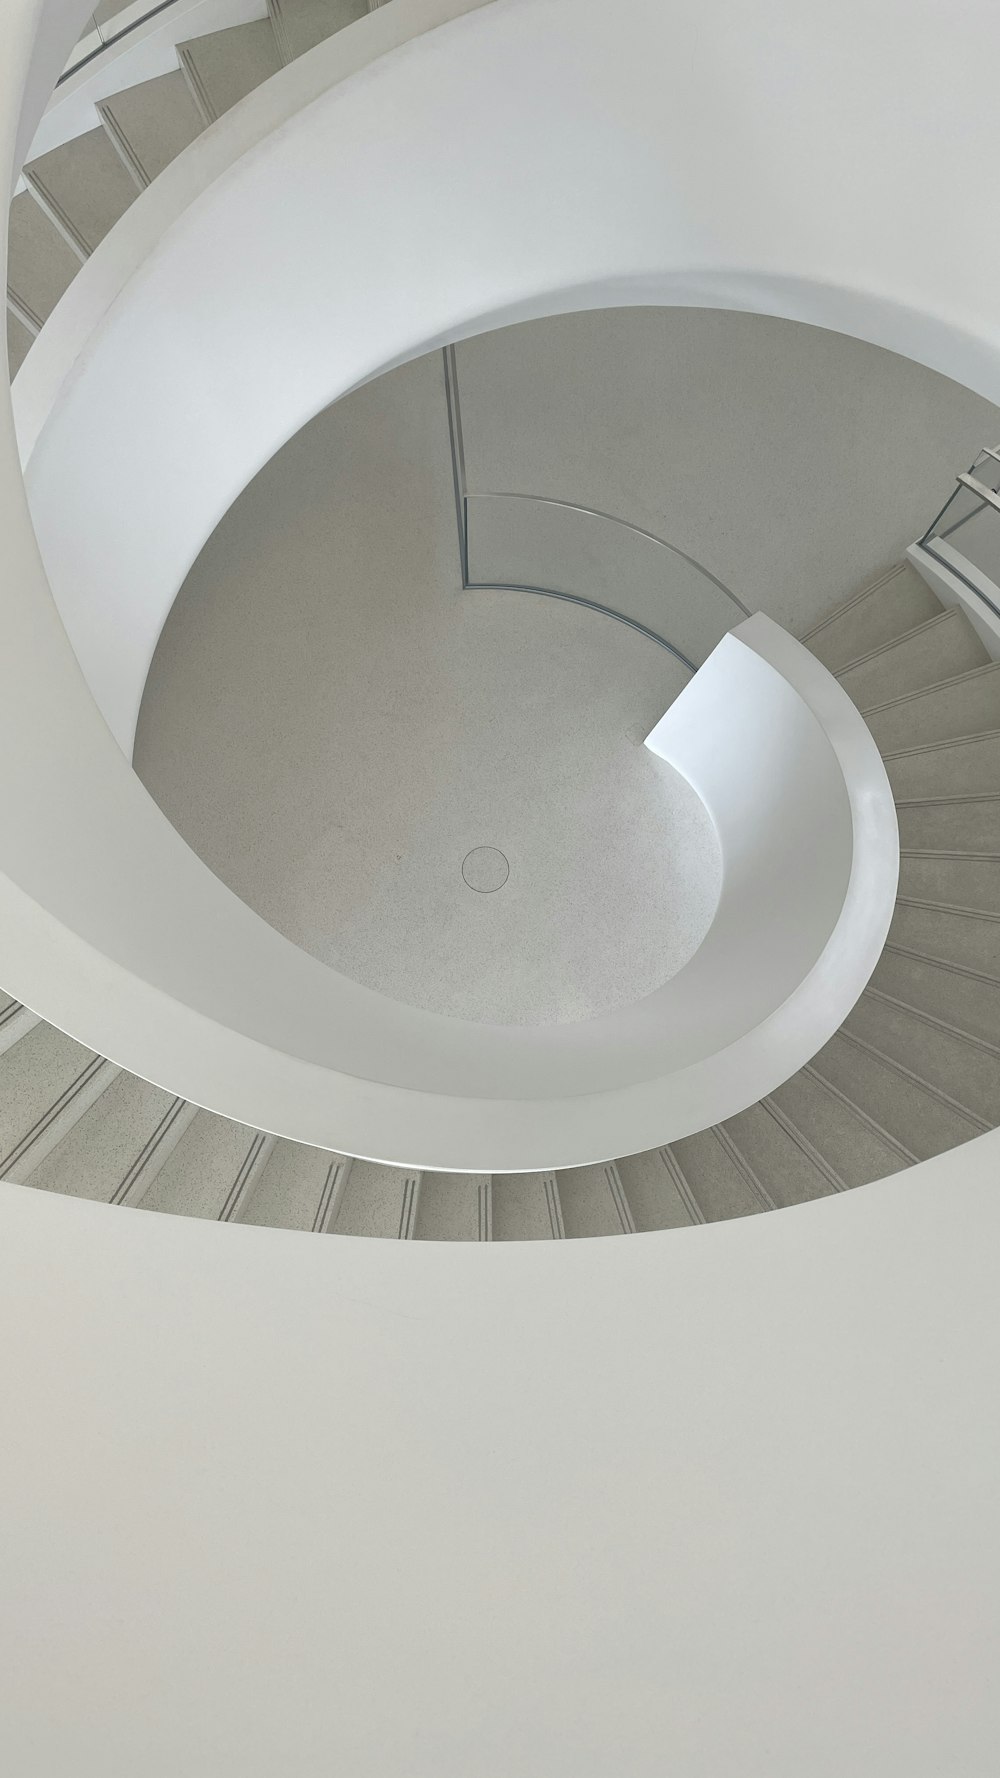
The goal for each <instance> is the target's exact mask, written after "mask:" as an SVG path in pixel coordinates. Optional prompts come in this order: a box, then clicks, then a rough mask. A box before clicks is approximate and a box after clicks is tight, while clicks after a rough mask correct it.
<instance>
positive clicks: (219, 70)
mask: <svg viewBox="0 0 1000 1778" xmlns="http://www.w3.org/2000/svg"><path fill="white" fill-rule="evenodd" d="M178 53H179V55H180V57H181V61H182V65H183V67H184V68H185V70H186V72H187V74H188V78H189V79H190V80H192V81H193V83H194V86H195V89H196V95H200V98H201V101H202V103H203V104H204V105H205V107H206V114H207V117H208V119H213V118H217V117H222V116H223V114H224V113H225V112H226V111H229V110H231V109H232V107H233V106H234V105H237V104H238V103H239V101H240V100H241V99H245V98H246V96H247V94H248V93H252V92H253V91H254V90H255V89H256V88H257V87H259V86H262V85H263V83H264V81H265V80H269V79H270V77H271V75H272V74H276V73H277V72H278V69H279V68H280V66H281V58H280V56H279V55H278V48H277V44H276V42H275V38H274V31H273V29H272V27H271V22H270V20H269V19H255V20H254V21H252V22H251V23H250V24H246V25H230V27H229V28H228V30H225V31H209V32H207V33H206V34H205V36H204V37H192V38H189V39H188V41H187V42H186V43H182V44H179V45H178Z"/></svg>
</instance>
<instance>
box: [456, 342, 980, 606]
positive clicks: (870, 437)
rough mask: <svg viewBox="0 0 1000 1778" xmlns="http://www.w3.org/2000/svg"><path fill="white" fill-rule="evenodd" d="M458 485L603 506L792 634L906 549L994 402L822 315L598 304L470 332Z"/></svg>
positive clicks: (463, 359) (464, 347) (976, 441)
mask: <svg viewBox="0 0 1000 1778" xmlns="http://www.w3.org/2000/svg"><path fill="white" fill-rule="evenodd" d="M457 352H458V366H459V381H460V386H461V393H462V416H463V422H464V432H465V453H466V469H467V474H468V483H469V489H470V491H471V492H476V491H489V492H500V491H512V492H526V493H532V494H541V495H547V496H549V497H550V498H553V499H562V500H571V501H577V502H579V503H580V504H581V505H586V506H595V507H599V508H602V509H603V510H606V511H608V512H611V513H613V514H614V515H615V516H616V517H620V518H625V519H629V520H631V522H632V523H633V524H637V525H641V526H643V527H644V528H645V529H648V530H651V531H653V532H655V533H656V534H657V535H658V536H661V537H663V538H665V539H667V540H668V541H669V542H671V543H673V544H675V545H677V546H678V547H679V548H681V549H683V550H685V551H686V552H687V553H688V554H690V555H693V556H694V557H695V558H696V559H697V560H698V561H700V562H702V563H703V564H704V565H705V566H706V567H707V568H709V569H710V570H711V571H712V572H713V573H714V574H716V575H718V577H719V578H720V579H721V580H723V581H724V582H725V583H726V585H727V586H729V587H731V588H732V589H733V591H734V592H735V593H737V594H738V595H739V596H740V598H741V599H742V600H743V602H744V604H746V605H748V606H749V608H750V609H751V610H752V611H753V610H758V609H759V610H763V611H766V612H767V613H768V615H769V616H771V617H773V618H775V619H776V621H777V622H778V623H781V624H785V625H787V626H788V627H789V628H790V629H792V630H793V631H794V632H796V633H801V632H802V631H803V630H804V629H805V628H807V627H808V626H809V624H811V623H812V622H814V621H815V620H816V619H817V618H819V617H821V616H822V615H823V614H824V613H825V612H826V611H827V610H828V609H829V607H830V605H831V604H832V603H833V602H834V601H835V600H837V599H840V598H843V597H846V595H847V594H848V593H850V592H852V591H853V590H854V589H855V588H856V587H858V586H860V585H862V584H863V582H864V581H865V580H866V579H869V578H871V577H872V576H874V575H875V574H876V573H878V572H879V571H880V570H881V569H883V568H887V567H889V566H890V565H891V564H892V563H893V562H896V561H898V560H899V558H900V557H901V556H902V555H903V553H904V551H905V550H906V548H907V547H908V545H909V544H910V543H912V541H913V539H914V537H916V536H919V535H920V534H921V533H922V532H923V531H924V530H926V528H927V526H928V525H929V523H930V521H931V519H932V518H933V517H934V515H935V513H936V512H937V511H938V510H939V508H940V507H941V506H942V505H943V504H944V501H945V500H946V498H947V496H948V494H949V493H950V492H951V489H952V487H953V485H954V478H955V476H956V474H957V473H958V471H959V470H962V469H967V468H968V465H969V464H970V463H971V461H972V459H973V457H974V456H975V454H976V452H977V451H978V450H979V449H980V448H981V446H982V445H983V444H993V443H995V442H997V441H998V440H1000V409H998V408H996V407H994V405H993V404H992V403H991V402H988V401H984V400H983V399H982V397H980V396H978V395H975V394H973V393H972V391H971V390H969V389H964V388H962V386H961V385H960V384H958V383H954V382H952V381H951V380H950V379H949V378H947V377H943V376H940V375H939V374H938V373H937V372H935V371H931V370H927V369H926V368H925V367H924V366H923V365H919V364H916V363H914V362H913V360H912V359H908V358H901V357H899V356H898V355H897V354H896V353H895V352H887V351H885V350H883V349H882V348H880V347H878V346H871V345H867V344H866V343H865V342H864V341H862V340H857V339H852V338H850V337H849V336H848V335H846V334H841V333H832V332H830V331H828V330H827V329H825V328H820V327H809V326H806V325H805V324H803V323H801V322H796V321H785V320H782V319H780V318H777V317H772V316H766V315H748V314H740V313H737V312H734V311H732V312H725V311H721V310H713V309H685V308H637V309H612V310H599V311H594V312H590V313H580V314H571V315H559V316H554V317H552V318H551V319H547V320H542V321H528V322H524V323H522V324H521V325H520V326H517V327H506V328H501V329H499V330H497V331H496V332H493V333H486V334H481V335H480V336H479V337H478V338H476V339H474V340H466V341H463V342H462V343H461V344H460V345H459V347H458V349H457Z"/></svg>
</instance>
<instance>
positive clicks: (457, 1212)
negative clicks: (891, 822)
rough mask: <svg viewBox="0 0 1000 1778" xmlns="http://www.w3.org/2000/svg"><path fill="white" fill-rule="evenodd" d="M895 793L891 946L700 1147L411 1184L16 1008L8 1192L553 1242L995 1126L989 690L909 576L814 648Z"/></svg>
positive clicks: (5, 1087)
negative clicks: (181, 1092)
mask: <svg viewBox="0 0 1000 1778" xmlns="http://www.w3.org/2000/svg"><path fill="white" fill-rule="evenodd" d="M805 641H806V643H807V645H808V646H809V648H810V649H811V650H812V651H813V653H815V655H816V656H817V657H818V658H819V659H820V660H822V661H823V663H824V664H825V665H826V666H828V667H829V668H830V669H831V670H832V671H834V672H835V673H836V675H837V677H838V679H839V680H840V682H841V684H842V685H843V686H844V687H845V688H846V689H847V690H848V691H849V693H850V695H851V697H852V698H853V699H854V700H855V701H856V703H857V705H858V708H859V709H861V710H862V712H863V713H864V715H865V718H866V721H867V722H868V723H869V725H870V727H871V730H872V733H873V734H874V735H875V738H876V740H877V742H878V744H879V747H880V750H881V752H882V756H883V758H884V760H885V763H886V767H887V769H888V772H889V775H890V780H891V782H892V785H893V789H894V793H895V798H896V806H897V813H898V819H899V825H900V839H901V868H900V879H899V894H898V898H897V902H896V912H895V917H894V920H893V924H892V927H891V930H890V936H889V941H888V943H887V945H886V948H885V951H884V953H883V956H882V959H881V961H880V962H879V964H878V967H877V969H876V971H875V974H874V976H873V977H872V980H871V983H870V985H869V987H868V988H867V989H866V990H865V992H864V994H863V995H862V997H861V999H860V1001H859V1002H858V1004H857V1006H856V1007H855V1009H854V1010H853V1011H852V1013H851V1014H850V1016H849V1017H848V1018H847V1020H846V1021H845V1023H844V1025H843V1027H842V1029H841V1030H840V1031H839V1032H838V1033H837V1035H836V1036H835V1037H834V1038H833V1039H832V1041H831V1042H830V1043H828V1044H827V1045H826V1046H825V1047H824V1048H823V1049H822V1050H821V1051H820V1052H819V1054H818V1055H817V1056H816V1057H815V1058H814V1059H813V1060H812V1061H811V1062H810V1063H808V1064H807V1066H806V1067H804V1068H802V1069H800V1071H799V1072H798V1073H797V1074H795V1075H793V1077H792V1078H791V1079H790V1080H788V1081H787V1082H786V1083H785V1084H784V1085H783V1086H781V1087H779V1088H778V1089H777V1090H776V1091H775V1092H774V1093H772V1094H770V1095H768V1096H767V1097H766V1098H765V1099H763V1100H761V1101H760V1102H759V1103H758V1104H756V1105H753V1106H750V1107H749V1108H748V1109H747V1110H746V1111H744V1112H741V1113H740V1114H739V1115H738V1116H736V1117H734V1118H731V1119H728V1120H727V1121H726V1122H725V1123H723V1124H720V1125H718V1126H716V1127H714V1128H712V1129H709V1130H706V1131H704V1132H703V1133H702V1134H701V1135H696V1136H691V1137H687V1138H685V1139H683V1140H681V1141H679V1142H676V1143H672V1144H670V1145H668V1146H666V1147H662V1148H658V1149H655V1150H653V1151H652V1152H649V1153H645V1154H637V1155H627V1156H623V1157H621V1158H619V1159H617V1160H615V1161H612V1162H609V1163H607V1164H606V1165H602V1166H593V1167H578V1168H570V1169H566V1170H556V1171H554V1172H551V1173H544V1174H533V1173H524V1174H512V1175H507V1176H504V1175H495V1176H489V1175H485V1176H482V1177H473V1176H469V1175H463V1174H457V1173H433V1172H429V1173H421V1172H416V1171H405V1170H403V1169H400V1168H393V1167H386V1166H380V1165H377V1164H375V1163H372V1162H369V1161H364V1160H356V1159H352V1158H350V1157H348V1156H344V1155H340V1154H330V1153H326V1152H324V1151H323V1150H320V1149H314V1148H309V1147H305V1146H303V1145H301V1144H297V1143H294V1142H289V1141H287V1140H283V1139H280V1138H278V1139H275V1138H274V1137H272V1136H268V1135H266V1134H264V1133H262V1132H260V1131H256V1130H252V1129H249V1128H247V1127H246V1126H244V1125H241V1124H237V1123H233V1122H231V1121H229V1120H228V1119H226V1118H223V1117H218V1116H216V1115H215V1114H213V1113H212V1112H209V1111H204V1110H199V1109H198V1108H197V1107H196V1106H194V1105H191V1104H188V1103H186V1102H185V1101H183V1100H182V1099H179V1098H176V1097H172V1096H171V1095H170V1094H169V1093H165V1092H163V1091H162V1090H161V1089H160V1088H158V1087H154V1086H150V1085H149V1084H148V1083H146V1082H144V1081H142V1080H139V1079H137V1078H136V1077H135V1076H133V1075H130V1074H129V1073H128V1072H127V1071H125V1070H123V1069H119V1068H115V1067H114V1066H112V1065H111V1064H110V1063H108V1062H106V1061H103V1060H102V1059H101V1058H100V1057H99V1056H94V1055H92V1054H90V1053H89V1052H88V1051H86V1050H85V1049H83V1048H82V1047H81V1046H80V1045H79V1044H77V1043H74V1042H73V1041H72V1040H71V1039H70V1038H68V1037H65V1036H63V1035H62V1033H60V1032H59V1031H56V1030H55V1029H54V1028H53V1027H52V1026H51V1025H47V1024H45V1023H44V1022H43V1021H41V1020H39V1019H37V1018H35V1017H34V1015H33V1014H31V1013H29V1012H28V1011H26V1010H25V1009H24V1008H23V1007H21V1006H19V1005H17V1004H16V1003H15V1002H10V1003H9V1004H8V1005H7V1006H6V1007H5V1009H4V1011H3V1015H2V1022H0V1042H2V1043H3V1045H4V1049H3V1056H2V1062H0V1079H2V1094H0V1103H2V1107H3V1109H2V1119H3V1122H2V1140H3V1146H4V1155H3V1160H2V1162H0V1174H2V1176H3V1177H4V1178H7V1179H12V1180H17V1181H19V1182H21V1183H23V1184H26V1185H32V1186H35V1187H37V1188H38V1189H41V1190H46V1191H56V1192H60V1191H61V1192H68V1193H70V1194H74V1195H78V1196H85V1197H91V1198H97V1199H101V1200H103V1201H106V1202H108V1203H114V1204H123V1205H129V1206H134V1207H138V1208H142V1209H147V1210H163V1211H168V1212H173V1213H175V1214H179V1215H189V1216H201V1217H214V1218H218V1219H219V1220H221V1221H224V1222H233V1221H235V1222H249V1223H256V1224H265V1225H271V1226H275V1227H281V1228H294V1229H304V1230H311V1231H312V1232H314V1233H337V1234H350V1235H380V1236H388V1237H391V1238H399V1239H402V1240H410V1239H417V1240H449V1241H454V1240H473V1241H475V1240H538V1239H542V1240H547V1239H553V1238H554V1239H559V1238H563V1237H574V1236H586V1235H612V1234H633V1233H636V1232H637V1231H642V1230H649V1229H664V1228H677V1227H683V1226H686V1225H688V1224H691V1223H704V1222H715V1221H718V1220H720V1219H723V1218H727V1217H735V1216H748V1215H754V1214H757V1213H758V1212H760V1211H765V1210H776V1209H781V1208H784V1207H786V1206H788V1205H791V1204H800V1203H803V1202H805V1201H806V1200H808V1199H810V1198H817V1197H823V1196H825V1195H827V1194H828V1193H831V1192H842V1191H846V1190H849V1189H851V1188H852V1187H855V1186H860V1185H865V1184H868V1183H869V1182H870V1181H872V1180H874V1179H880V1178H883V1177H884V1176H885V1175H887V1174H890V1173H894V1172H897V1171H899V1170H900V1169H901V1168H904V1167H908V1166H912V1165H913V1164H914V1163H915V1162H917V1161H921V1160H925V1159H927V1158H928V1157H929V1156H931V1155H935V1154H940V1153H941V1152H943V1151H944V1150H946V1149H950V1148H953V1147H956V1146H957V1145H958V1144H960V1143H962V1142H965V1141H968V1140H969V1138H970V1137H973V1136H975V1135H978V1134H980V1133H981V1132H983V1131H984V1130H988V1129H992V1128H994V1127H995V1125H996V1123H997V1121H1000V1066H998V1065H1000V1046H998V1045H997V1042H996V1033H997V1011H998V994H1000V950H998V937H997V933H998V925H997V923H998V920H1000V899H998V892H1000V869H998V866H1000V849H998V841H1000V832H998V825H997V824H998V819H1000V798H998V796H997V794H996V791H995V781H996V779H995V773H996V761H997V748H998V733H1000V666H998V665H995V664H993V663H991V662H990V660H989V657H988V655H987V653H986V650H985V648H984V647H983V644H982V643H981V642H980V641H979V639H978V637H977V636H976V634H975V631H974V630H973V629H972V626H971V625H970V623H969V621H968V619H967V618H966V617H965V616H964V615H963V613H962V612H961V611H959V610H957V609H952V610H945V609H944V608H943V607H942V606H941V604H940V602H939V601H938V600H937V599H936V598H935V596H934V594H933V593H932V592H931V591H930V589H929V588H928V586H927V585H926V584H925V583H924V581H922V580H921V579H920V577H919V576H918V575H917V574H916V573H915V572H914V570H913V569H912V568H911V567H910V566H908V565H905V564H904V565H902V566H901V567H899V568H897V569H896V570H894V571H893V572H892V574H891V575H888V576H886V577H882V578H880V579H879V580H878V581H877V582H876V583H875V584H874V585H871V586H869V587H866V588H863V589H862V590H861V591H860V592H858V593H855V594H854V595H852V596H851V597H850V598H848V599H847V600H846V601H845V602H844V603H843V604H842V605H840V606H838V607H837V608H836V609H835V610H834V611H832V612H831V613H830V614H829V616H828V617H827V618H825V619H824V621H823V622H822V623H821V624H819V625H818V626H816V628H815V629H813V630H812V631H811V632H810V634H809V635H808V636H807V637H806V638H805Z"/></svg>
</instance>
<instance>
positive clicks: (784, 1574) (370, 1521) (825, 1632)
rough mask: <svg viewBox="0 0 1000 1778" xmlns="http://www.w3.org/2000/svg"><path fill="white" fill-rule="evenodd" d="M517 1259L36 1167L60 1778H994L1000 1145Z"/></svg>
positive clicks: (7, 1639)
mask: <svg viewBox="0 0 1000 1778" xmlns="http://www.w3.org/2000/svg"><path fill="white" fill-rule="evenodd" d="M960 1166H961V1172H962V1174H964V1177H960V1176H957V1175H958V1169H956V1165H955V1162H954V1160H949V1159H944V1160H941V1161H937V1162H930V1163H928V1164H927V1165H925V1166H924V1167H922V1168H919V1169H917V1170H915V1171H911V1172H910V1173H908V1174H906V1175H903V1176H901V1177H899V1178H898V1179H896V1180H892V1181H889V1182H886V1183H883V1184H881V1185H876V1186H869V1187H866V1188H865V1189H863V1190H861V1191H857V1192H853V1193H850V1194H848V1195H846V1196H843V1197H837V1198H830V1199H824V1200H820V1201H817V1202H815V1203H812V1204H808V1205H805V1206H803V1207H801V1208H799V1209H794V1210H786V1211H781V1212H779V1213H778V1214H776V1215H772V1216H766V1217H751V1218H746V1219H743V1220H741V1221H738V1222H732V1223H724V1224H718V1225H716V1226H714V1227H708V1228H696V1229H690V1230H683V1231H675V1232H671V1233H667V1234H663V1235H645V1236H640V1237H637V1238H634V1239H621V1240H595V1241H578V1242H564V1243H558V1244H554V1243H539V1244H537V1245H533V1244H531V1243H524V1244H518V1245H515V1246H512V1247H504V1246H496V1247H482V1248H478V1247H475V1246H468V1245H463V1246H461V1247H460V1248H455V1247H450V1246H448V1245H447V1244H442V1245H435V1244H433V1243H432V1244H421V1243H416V1244H413V1243H406V1244H396V1243H393V1242H384V1243H380V1242H377V1241H364V1240H351V1239H348V1238H343V1239H340V1240H338V1239H337V1238H336V1237H334V1238H330V1239H323V1238H320V1237H311V1236H306V1235H297V1234H282V1233H279V1232H276V1231H271V1230H257V1229H243V1228H237V1227H233V1228H229V1227H221V1228H220V1227H217V1226H211V1225H205V1224H198V1223H194V1222H192V1221H190V1220H187V1219H184V1218H173V1217H169V1216H155V1215H143V1214H142V1213H141V1212H130V1211H125V1210H116V1209H112V1208H106V1207H104V1206H99V1205H89V1204H86V1203H82V1202H77V1201H71V1200H69V1199H65V1198H48V1197H45V1196H44V1195H43V1194H40V1193H38V1194H33V1193H31V1191H30V1190H28V1189H19V1188H17V1187H11V1186H3V1187H0V1223H2V1228H3V1240H2V1241H0V1340H2V1342H3V1350H4V1352H5V1353H6V1354H7V1360H6V1363H5V1365H4V1369H3V1378H2V1384H0V1389H2V1413H3V1424H4V1427H5V1432H6V1438H5V1462H4V1465H3V1470H2V1477H0V1566H2V1571H3V1574H4V1588H3V1602H2V1606H0V1614H2V1615H0V1626H2V1634H3V1638H4V1649H3V1658H2V1660H0V1719H2V1721H3V1726H4V1753H5V1763H6V1766H7V1769H8V1770H10V1771H11V1772H12V1773H14V1772H16V1773H17V1775H18V1778H57V1775H58V1778H62V1774H67V1778H68V1775H69V1774H70V1773H71V1774H72V1778H134V1774H136V1773H139V1772H141V1773H142V1774H143V1778H177V1774H178V1773H181V1772H183V1773H192V1774H197V1778H203V1775H204V1778H274V1774H275V1773H277V1772H287V1773H289V1774H292V1773H294V1775H295V1778H327V1775H328V1774H329V1773H331V1772H344V1773H349V1774H350V1775H351V1778H511V1774H513V1773H517V1774H519V1775H520V1774H525V1775H530V1778H564V1774H573V1778H608V1774H609V1773H621V1774H627V1778H662V1774H663V1773H664V1772H665V1771H669V1772H671V1773H678V1774H683V1778H803V1774H808V1775H809V1778H845V1774H850V1775H851V1778H941V1774H942V1773H947V1774H948V1775H949V1778H951V1775H954V1778H992V1774H993V1773H994V1771H995V1768H996V1746H997V1737H998V1735H1000V1695H998V1690H997V1685H996V1652H997V1638H998V1633H1000V1603H998V1602H1000V1538H998V1525H997V1496H998V1482H1000V1435H998V1428H997V1416H996V1413H995V1393H996V1390H995V1380H996V1375H997V1370H998V1366H1000V1322H998V1317H997V1311H996V1304H997V1299H998V1286H1000V1261H998V1257H997V1256H998V1254H1000V1198H998V1195H997V1190H996V1145H995V1142H994V1141H993V1139H992V1138H984V1139H982V1141H980V1142H978V1143H976V1144H974V1145H972V1147H970V1148H969V1149H967V1150H965V1151H964V1152H963V1155H962V1161H961V1163H960Z"/></svg>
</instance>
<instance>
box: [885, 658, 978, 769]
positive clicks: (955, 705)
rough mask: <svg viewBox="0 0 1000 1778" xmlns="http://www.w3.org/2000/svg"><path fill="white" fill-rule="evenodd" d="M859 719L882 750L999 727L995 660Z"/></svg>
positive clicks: (952, 737)
mask: <svg viewBox="0 0 1000 1778" xmlns="http://www.w3.org/2000/svg"><path fill="white" fill-rule="evenodd" d="M865 719H866V721H867V723H868V727H869V729H870V730H871V732H872V734H873V736H874V737H875V741H876V743H877V745H878V747H879V750H880V751H881V752H883V753H887V752H888V753H891V752H893V751H895V750H896V749H898V748H903V747H916V746H927V745H928V744H929V743H930V742H932V741H947V740H952V739H954V738H956V737H958V736H968V735H976V734H983V733H986V732H987V731H989V730H992V729H996V728H1000V661H994V662H991V664H990V665H989V666H988V667H976V668H974V669H973V671H972V672H971V673H962V674H961V675H960V676H959V677H958V678H957V679H946V680H944V681H943V683H942V684H940V685H932V686H928V687H927V688H926V689H925V690H924V691H916V692H910V693H909V694H908V695H907V696H906V697H903V698H899V699H897V700H896V701H895V702H893V703H887V704H883V705H881V706H880V707H877V708H872V709H869V710H867V711H866V712H865ZM963 788H964V786H963Z"/></svg>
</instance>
